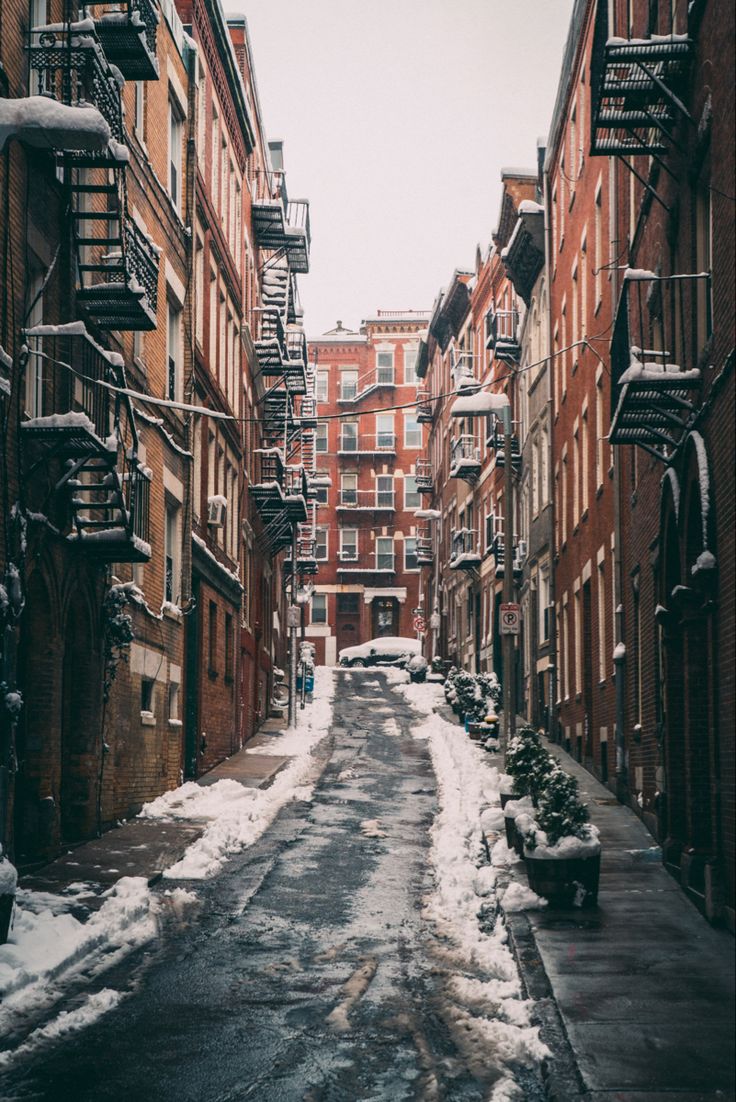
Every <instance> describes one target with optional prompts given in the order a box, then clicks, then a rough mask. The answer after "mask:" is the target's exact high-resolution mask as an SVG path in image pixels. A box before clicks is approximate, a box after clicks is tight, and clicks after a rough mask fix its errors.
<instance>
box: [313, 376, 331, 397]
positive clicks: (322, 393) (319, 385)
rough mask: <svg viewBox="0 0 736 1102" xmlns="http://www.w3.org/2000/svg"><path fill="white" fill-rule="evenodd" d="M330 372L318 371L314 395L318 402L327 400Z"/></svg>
mask: <svg viewBox="0 0 736 1102" xmlns="http://www.w3.org/2000/svg"><path fill="white" fill-rule="evenodd" d="M329 383H330V374H329V372H328V371H318V372H317V378H316V380H315V387H314V396H315V398H316V400H317V401H318V402H326V401H327V393H328V387H329Z"/></svg>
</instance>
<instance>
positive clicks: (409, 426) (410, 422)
mask: <svg viewBox="0 0 736 1102" xmlns="http://www.w3.org/2000/svg"><path fill="white" fill-rule="evenodd" d="M404 446H405V447H407V448H421V446H422V426H421V425H420V424H419V423H418V421H417V419H416V416H415V415H414V414H413V413H405V414H404Z"/></svg>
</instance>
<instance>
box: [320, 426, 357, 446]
mask: <svg viewBox="0 0 736 1102" xmlns="http://www.w3.org/2000/svg"><path fill="white" fill-rule="evenodd" d="M357 450H358V422H357V421H343V423H342V426H341V428H340V451H342V452H357ZM325 451H327V449H326V448H325Z"/></svg>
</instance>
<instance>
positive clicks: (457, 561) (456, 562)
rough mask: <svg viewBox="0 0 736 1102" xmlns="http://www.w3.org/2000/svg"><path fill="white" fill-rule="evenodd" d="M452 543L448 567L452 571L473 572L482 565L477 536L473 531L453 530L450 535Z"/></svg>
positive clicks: (464, 529)
mask: <svg viewBox="0 0 736 1102" xmlns="http://www.w3.org/2000/svg"><path fill="white" fill-rule="evenodd" d="M450 543H451V550H450V559H449V563H448V566H449V567H450V569H451V570H472V569H474V568H475V567H477V566H478V565H479V564H480V561H481V554H480V551H479V550H478V539H477V534H476V533H475V532H474V531H472V529H470V528H460V529H458V530H453V531H452V532H451V533H450Z"/></svg>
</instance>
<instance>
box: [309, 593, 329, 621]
mask: <svg viewBox="0 0 736 1102" xmlns="http://www.w3.org/2000/svg"><path fill="white" fill-rule="evenodd" d="M311 604H312V623H313V624H326V623H327V594H326V593H313V594H312V602H311Z"/></svg>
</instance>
